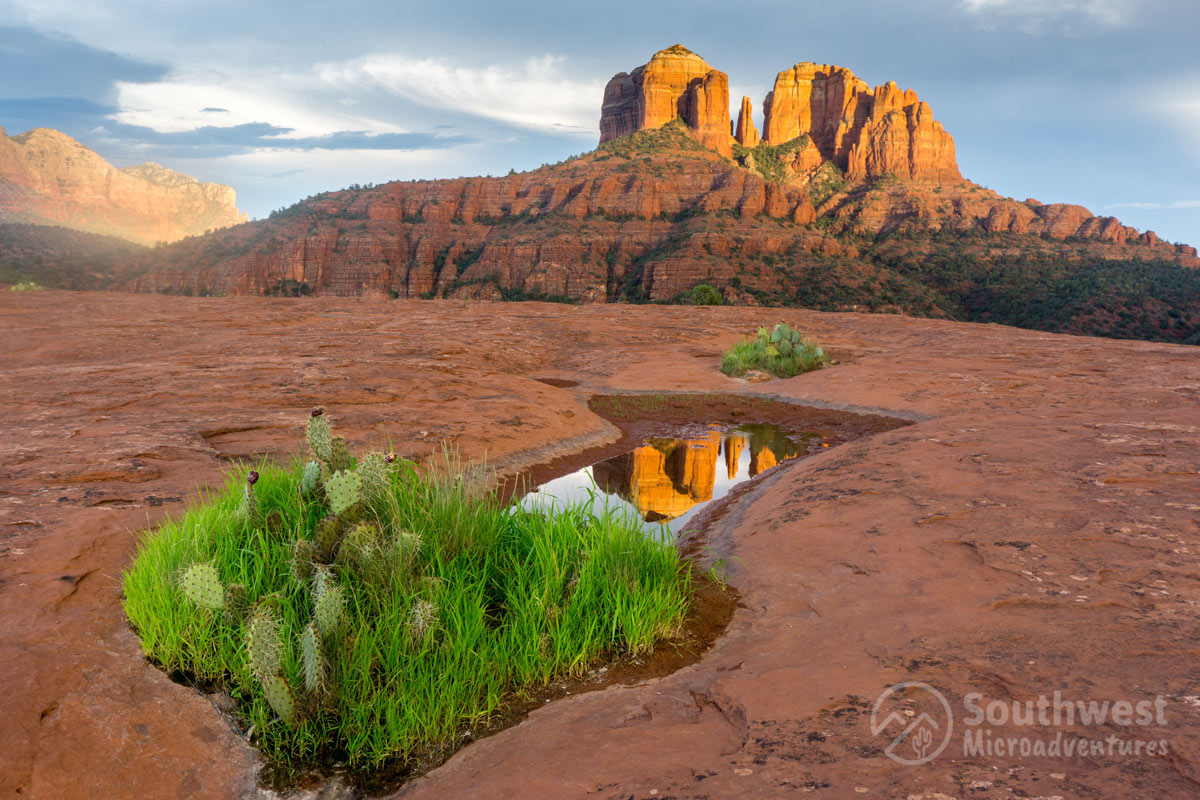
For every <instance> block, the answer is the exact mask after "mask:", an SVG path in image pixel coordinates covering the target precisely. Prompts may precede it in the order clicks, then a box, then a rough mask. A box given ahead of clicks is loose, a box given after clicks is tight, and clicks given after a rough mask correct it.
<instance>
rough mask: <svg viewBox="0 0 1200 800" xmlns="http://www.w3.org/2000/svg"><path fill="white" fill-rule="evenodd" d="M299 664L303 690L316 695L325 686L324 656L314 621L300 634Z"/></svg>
mask: <svg viewBox="0 0 1200 800" xmlns="http://www.w3.org/2000/svg"><path fill="white" fill-rule="evenodd" d="M300 664H301V666H302V667H303V671H304V690H305V691H306V692H308V694H309V695H310V696H316V695H317V694H319V693H320V692H321V691H322V690H323V689H324V687H325V657H324V655H323V654H322V653H321V639H320V637H319V636H318V635H317V628H316V625H315V623H312V622H310V623H309V624H308V626H307V627H305V629H304V633H302V634H300Z"/></svg>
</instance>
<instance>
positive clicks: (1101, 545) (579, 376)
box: [0, 292, 1200, 798]
mask: <svg viewBox="0 0 1200 800" xmlns="http://www.w3.org/2000/svg"><path fill="white" fill-rule="evenodd" d="M781 313H782V316H785V317H786V318H787V319H788V320H789V321H791V322H794V323H796V324H798V325H799V326H800V327H801V328H802V329H804V330H805V331H806V332H807V333H810V334H811V335H813V336H815V337H816V338H817V339H819V340H820V341H822V342H823V343H826V344H827V345H828V349H829V350H830V351H831V353H832V354H833V356H834V357H835V358H836V359H837V360H838V361H839V362H840V363H839V365H838V366H836V367H833V368H830V369H826V370H822V371H819V372H817V373H812V374H809V375H804V376H800V377H797V378H794V379H790V380H786V381H770V382H766V383H760V384H750V383H746V382H741V381H736V380H733V379H730V378H727V377H725V376H724V375H722V374H721V373H720V372H719V371H718V363H719V353H720V351H721V350H722V349H723V348H724V347H727V346H729V345H730V344H732V343H733V342H734V341H735V340H736V339H737V338H738V336H740V335H741V334H743V333H745V332H746V331H747V330H749V329H750V328H751V327H752V326H754V325H758V324H761V323H763V322H774V321H777V318H778V317H780V316H781ZM0 326H2V330H3V332H4V337H5V341H7V342H11V343H13V344H12V345H11V346H10V348H9V353H8V357H7V359H6V361H5V364H4V366H3V367H2V368H0V398H2V401H3V403H4V407H5V409H6V413H5V415H4V423H3V427H4V431H3V439H2V441H3V451H4V458H3V459H2V461H0V487H2V489H0V615H2V616H0V619H3V623H0V624H2V625H3V636H2V637H0V641H2V644H0V674H3V675H4V676H5V678H4V688H5V690H6V691H5V719H6V721H7V723H8V724H6V725H4V726H0V753H2V754H3V755H0V790H2V791H3V792H4V793H5V794H6V795H10V796H11V795H14V794H15V795H16V796H26V797H47V798H57V797H76V796H92V797H109V798H117V797H248V796H255V795H256V794H258V793H259V790H258V789H257V788H256V776H257V770H258V765H257V763H256V757H255V754H254V752H253V751H252V749H251V748H249V747H248V746H247V745H246V744H245V742H244V741H242V740H241V739H240V738H239V737H238V736H236V735H235V734H234V733H233V731H232V729H231V728H230V726H229V725H228V723H227V722H226V720H225V719H224V718H223V717H222V714H221V711H220V709H219V707H218V705H217V704H215V703H214V702H212V701H210V699H208V698H207V697H206V696H204V695H201V694H199V693H197V692H195V691H194V690H192V689H191V688H190V687H187V686H182V685H179V684H175V683H172V682H171V680H170V679H169V678H168V676H166V675H164V674H162V673H160V672H159V671H158V670H156V669H155V668H154V667H153V666H151V665H149V664H147V663H146V662H145V661H144V660H143V659H142V657H141V654H140V650H139V647H138V642H137V639H136V637H135V635H134V634H133V632H132V631H130V630H129V629H128V628H127V626H126V624H125V621H124V618H123V614H122V611H121V606H120V602H121V598H120V591H119V580H120V573H121V571H122V569H124V568H125V566H126V565H127V564H128V563H129V560H130V558H131V557H132V555H133V552H134V550H135V548H136V543H137V531H139V530H141V529H144V528H145V527H146V526H147V525H153V524H155V523H156V522H157V521H159V520H161V519H162V518H163V516H164V515H166V514H170V513H174V512H176V511H178V510H180V509H182V508H183V507H184V503H186V502H191V501H193V500H195V499H196V497H197V490H198V488H199V487H201V486H203V485H204V484H206V483H212V482H215V481H218V480H219V479H220V476H221V471H222V469H223V468H224V467H226V466H227V464H228V462H229V460H230V459H235V458H254V457H258V456H259V455H260V454H264V453H265V454H272V455H276V456H286V455H287V454H288V453H290V452H291V450H292V448H293V447H294V446H295V444H296V442H297V441H298V440H299V431H300V426H301V424H302V420H303V411H304V409H306V408H307V407H309V406H310V405H313V404H314V403H318V402H319V403H323V404H325V405H326V406H327V407H328V408H329V409H330V414H331V415H332V417H333V419H334V422H335V424H337V426H338V428H339V430H341V431H344V432H345V433H346V435H347V436H348V438H349V439H350V440H351V444H352V445H354V446H361V445H365V444H367V443H376V442H380V441H386V440H387V439H388V438H390V439H391V440H392V441H393V442H394V444H395V446H396V450H397V451H398V452H400V453H406V454H409V455H414V456H420V455H423V454H425V453H428V452H431V451H432V450H433V448H434V447H436V446H437V443H438V442H440V441H442V440H444V439H445V440H450V441H452V442H454V443H455V444H457V445H458V446H459V447H460V448H461V449H462V451H463V452H464V453H466V454H467V455H472V456H481V455H483V454H484V453H485V452H486V453H487V454H488V456H489V458H490V459H491V460H492V461H494V462H496V463H498V464H499V465H501V466H502V467H507V468H512V469H518V468H521V467H523V466H526V465H528V464H530V463H533V462H541V461H546V460H548V459H549V458H551V457H553V456H555V455H564V454H566V453H568V452H571V451H577V450H582V449H585V448H587V447H591V446H595V445H599V444H604V443H606V442H611V441H615V440H616V439H617V438H618V436H619V434H618V432H617V431H616V429H615V428H614V427H613V426H612V425H611V424H609V423H607V422H605V421H604V420H603V419H601V418H600V417H598V416H596V415H595V414H593V413H592V412H591V411H590V410H589V409H588V406H587V402H586V400H587V396H588V393H590V392H610V391H614V390H654V391H697V390H715V391H722V392H729V391H739V392H750V393H760V394H764V395H775V396H781V397H786V398H789V399H792V400H795V401H799V402H805V403H812V404H814V405H824V406H833V407H838V408H850V409H853V408H860V409H869V410H872V411H881V412H890V413H893V414H895V415H896V416H900V417H904V418H906V419H911V420H916V422H915V424H913V425H909V426H906V427H902V428H898V429H896V430H891V431H888V432H885V433H880V434H877V435H875V436H873V437H871V438H867V439H861V440H857V441H852V442H849V443H847V444H845V445H842V446H839V447H835V448H831V449H829V450H828V451H827V452H824V453H821V454H818V455H816V456H814V457H812V458H809V459H806V460H803V461H796V462H788V463H785V464H783V465H781V466H780V467H778V468H776V469H774V470H771V471H769V472H768V473H767V474H766V475H764V476H763V478H762V479H761V480H758V481H755V482H753V483H751V484H747V487H748V488H747V489H746V490H745V491H744V492H742V493H741V494H740V495H739V497H738V498H737V500H736V502H734V503H732V504H730V505H729V506H728V507H727V508H726V509H725V510H724V512H723V513H721V514H719V515H715V516H714V518H713V519H712V520H711V525H710V527H709V529H708V533H707V542H706V546H707V547H709V548H711V551H712V552H713V553H714V554H717V555H720V556H721V557H723V558H724V559H725V561H726V564H727V568H728V570H729V577H730V580H731V582H732V583H733V584H734V585H735V586H737V588H738V590H739V591H740V593H741V603H742V607H740V608H739V609H738V610H737V612H736V614H735V615H734V618H733V621H732V623H731V624H730V627H729V630H728V632H727V633H726V634H725V636H724V637H723V638H722V639H721V640H719V641H718V642H717V644H716V645H715V647H714V648H713V649H712V650H711V651H710V652H709V653H708V654H707V655H706V656H705V657H704V658H702V659H701V660H700V661H699V662H698V663H696V664H694V665H692V666H689V667H686V668H684V669H683V670H681V671H679V672H677V673H674V674H672V675H669V676H667V677H664V678H661V679H658V680H655V681H651V682H648V683H646V684H643V685H639V686H633V687H613V688H609V689H606V690H603V691H598V692H593V693H590V694H586V695H582V696H578V697H571V698H568V699H565V700H562V701H557V702H555V703H551V704H549V705H548V706H546V707H545V708H543V709H540V710H538V711H535V712H534V713H533V714H531V715H530V716H529V718H528V719H527V720H526V721H525V722H523V723H521V724H520V725H518V726H516V727H514V728H511V729H509V730H506V731H504V732H501V733H499V734H497V735H495V736H493V737H491V738H488V739H485V740H482V741H479V742H476V743H475V744H473V745H471V746H469V747H467V748H465V749H464V750H463V751H462V752H460V753H459V754H458V755H456V756H455V757H453V758H452V759H451V760H450V761H449V762H447V763H446V764H445V765H444V766H442V767H440V768H438V769H436V770H434V771H433V772H431V773H430V774H428V775H427V776H425V777H424V778H421V779H419V780H418V781H416V782H414V783H412V784H410V785H408V786H406V787H403V788H402V789H401V790H400V791H399V792H398V794H397V796H401V797H405V798H416V797H467V796H470V797H512V796H519V797H576V796H595V797H604V798H608V797H613V798H617V797H621V798H627V797H630V796H633V797H638V798H648V797H695V798H699V797H714V798H716V797H750V796H753V797H772V796H791V795H794V794H797V793H801V792H803V791H805V790H808V791H810V792H812V793H813V794H814V796H826V797H849V796H854V797H857V796H863V797H889V798H890V797H905V796H915V797H940V796H946V797H955V798H963V797H985V798H993V797H994V798H1000V797H1013V796H1030V797H1036V796H1043V797H1049V796H1056V795H1057V796H1060V797H1067V798H1084V797H1087V798H1094V797H1123V798H1124V797H1147V798H1149V797H1155V798H1163V797H1192V796H1195V795H1196V793H1197V792H1198V791H1200V770H1198V768H1197V766H1196V759H1197V757H1200V705H1197V703H1198V702H1200V701H1196V699H1195V695H1196V693H1197V689H1196V685H1197V678H1200V670H1198V668H1197V667H1196V666H1195V664H1196V658H1195V651H1196V645H1195V642H1196V641H1197V634H1198V633H1200V622H1198V612H1197V602H1198V601H1200V583H1198V582H1197V580H1196V575H1197V569H1196V555H1195V553H1196V550H1197V547H1198V543H1197V539H1200V499H1198V498H1200V492H1198V491H1197V490H1198V489H1200V474H1198V473H1200V468H1198V466H1197V465H1198V464H1200V411H1198V402H1200V359H1197V357H1196V351H1195V349H1194V348H1185V347H1173V346H1168V345H1159V344H1149V343H1141V342H1119V341H1111V340H1099V339H1088V338H1079V337H1068V336H1054V335H1049V334H1041V333H1036V332H1030V331H1021V330H1016V329H1009V328H1003V327H998V326H981V325H965V324H956V323H945V322H937V321H930V320H915V319H906V318H900V317H891V316H868V315H853V314H818V313H814V312H799V311H788V312H785V313H783V312H780V311H777V310H772V311H763V310H760V309H753V308H719V309H717V308H686V307H628V306H625V307H611V308H610V307H605V306H587V307H570V306H559V305H544V304H492V303H463V302H456V301H433V302H419V301H411V302H409V301H397V302H391V303H372V302H356V301H349V300H335V299H319V300H270V299H254V298H233V299H229V298H203V299H201V298H196V299H192V298H169V297H159V296H130V295H118V294H111V295H103V294H67V293H59V292H45V293H39V294H38V295H36V296H32V295H24V296H15V295H9V294H8V293H5V294H4V295H2V296H0ZM462 330H470V331H471V332H472V338H471V339H464V338H463V337H461V336H458V335H454V332H456V331H462ZM469 341H483V342H487V343H488V346H487V347H486V348H474V347H471V346H469V344H468V342H469ZM544 379H551V380H553V381H555V382H567V381H577V382H578V383H579V385H578V386H567V385H562V386H555V385H550V384H548V383H547V382H544ZM900 681H923V682H926V683H928V684H931V685H933V686H936V687H937V688H938V689H940V690H941V691H942V692H943V693H944V694H945V695H946V696H947V698H948V699H949V700H950V702H951V703H952V704H953V706H954V708H955V709H956V710H958V711H961V709H962V699H963V697H964V696H965V695H966V694H968V693H970V692H982V693H984V694H985V695H986V696H987V697H988V698H994V699H1001V700H1013V699H1018V700H1026V699H1034V698H1036V697H1037V696H1038V695H1039V694H1049V693H1052V692H1053V691H1055V690H1060V691H1061V692H1062V693H1063V695H1064V696H1069V697H1078V698H1082V699H1095V700H1119V699H1127V700H1130V701H1140V700H1145V699H1154V698H1155V696H1157V695H1162V696H1163V697H1164V698H1165V700H1166V702H1167V707H1166V717H1167V720H1168V725H1167V726H1165V727H1162V728H1157V727H1156V728H1154V729H1153V730H1152V731H1148V732H1147V731H1136V730H1135V731H1131V730H1128V729H1120V728H1116V727H1114V726H1112V725H1109V726H1106V727H1104V728H1095V727H1093V728H1085V727H1083V726H1077V727H1074V728H1065V729H1064V730H1066V731H1067V732H1069V733H1070V734H1071V735H1074V736H1083V737H1086V738H1089V739H1096V740H1103V739H1104V738H1105V737H1107V736H1110V735H1114V734H1115V735H1122V736H1139V735H1140V736H1141V738H1146V739H1149V738H1155V739H1167V740H1169V743H1170V750H1169V754H1168V755H1167V756H1165V757H1152V758H1146V757H1142V758H1140V759H1136V758H1132V757H1128V758H1121V757H1108V756H1096V757H1091V756H1089V757H1087V758H1084V759H1079V758H1075V759H1073V760H1069V761H1065V760H1062V759H1057V760H1055V759H1047V758H1043V759H1038V758H1029V759H1019V758H1007V757H986V756H964V755H963V752H962V742H961V739H960V738H959V736H960V731H958V730H956V734H955V741H953V742H951V745H950V747H949V749H948V750H947V752H945V753H943V754H942V755H941V756H940V757H939V758H937V759H935V760H934V761H932V762H931V763H929V764H926V765H923V766H919V767H908V766H903V765H900V764H898V763H896V762H894V761H892V760H890V759H889V758H887V757H886V755H885V753H884V748H885V747H886V746H887V744H888V741H889V740H888V738H887V737H881V736H874V735H872V732H871V728H870V724H869V719H868V717H869V714H870V710H871V706H872V704H873V703H874V701H875V698H876V697H878V696H879V694H880V693H881V692H882V691H883V690H884V689H885V688H887V687H888V686H890V685H892V684H895V683H897V682H900ZM917 708H919V707H917ZM997 731H998V732H999V733H1001V734H1011V735H1025V734H1030V733H1031V731H1029V730H1021V729H1017V728H1013V727H1012V726H1009V727H1007V728H1002V729H997ZM1045 732H1046V731H1044V730H1038V731H1033V732H1032V733H1036V734H1038V735H1041V734H1043V733H1045ZM1054 732H1055V731H1054V729H1051V730H1050V731H1049V734H1050V735H1053V733H1054Z"/></svg>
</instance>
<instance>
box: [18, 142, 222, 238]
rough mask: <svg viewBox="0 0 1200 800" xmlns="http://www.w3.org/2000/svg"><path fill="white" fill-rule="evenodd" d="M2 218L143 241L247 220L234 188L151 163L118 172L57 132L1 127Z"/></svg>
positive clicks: (178, 236) (186, 234) (94, 154)
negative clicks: (20, 131)
mask: <svg viewBox="0 0 1200 800" xmlns="http://www.w3.org/2000/svg"><path fill="white" fill-rule="evenodd" d="M0 221H10V222H29V223H35V224H42V225H60V226H62V227H65V228H74V229H76V230H81V231H87V232H88V233H101V234H106V235H108V236H117V237H120V238H122V239H128V240H129V241H132V242H137V243H138V244H147V245H149V244H155V243H158V242H174V241H178V240H180V239H182V238H184V237H185V236H197V235H201V234H203V233H205V232H207V231H211V230H216V229H219V228H226V227H229V226H231V225H237V224H238V223H241V222H245V221H246V215H245V214H243V213H241V212H240V211H238V210H237V206H236V197H235V195H234V191H233V189H231V188H230V187H228V186H222V185H221V184H217V183H201V182H200V181H198V180H196V179H195V178H193V177H191V176H190V175H184V174H183V173H180V172H175V171H173V170H169V169H166V168H165V167H162V166H160V165H158V164H152V163H146V164H139V165H137V166H135V167H125V168H124V169H117V168H116V167H114V166H113V165H111V164H109V163H108V162H107V161H105V160H104V159H103V158H101V157H100V156H99V155H97V154H96V153H94V152H92V151H91V150H89V149H88V148H86V147H84V146H83V145H82V144H80V143H79V142H77V141H75V140H74V139H72V138H71V137H70V136H67V135H66V134H65V133H61V132H59V131H56V130H51V129H49V128H37V129H35V130H32V131H29V132H28V133H23V134H21V135H20V136H13V137H11V138H10V137H9V136H7V135H6V134H5V132H4V130H3V129H2V128H0Z"/></svg>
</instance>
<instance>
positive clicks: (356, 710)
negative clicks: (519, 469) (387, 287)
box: [124, 409, 691, 774]
mask: <svg viewBox="0 0 1200 800" xmlns="http://www.w3.org/2000/svg"><path fill="white" fill-rule="evenodd" d="M308 439H309V444H310V447H311V449H312V451H313V453H314V455H315V458H314V459H313V460H311V461H308V462H307V463H301V462H299V461H297V462H295V463H293V464H292V465H290V466H276V465H271V464H265V463H264V464H262V465H260V466H259V467H258V469H257V470H255V471H249V472H247V471H246V470H245V469H244V468H239V469H236V470H234V471H233V472H232V473H231V474H230V475H229V477H228V480H227V482H226V485H225V486H224V488H223V489H220V490H217V491H215V492H213V493H211V494H210V495H208V496H206V497H205V498H204V501H203V502H202V503H200V504H198V505H196V506H193V507H191V508H190V509H188V510H187V511H186V512H184V513H183V514H182V516H180V517H178V518H175V519H170V520H168V521H167V522H166V523H164V524H163V525H162V527H161V528H159V529H158V530H157V531H156V532H153V533H151V534H150V535H148V536H147V537H146V538H145V540H144V541H143V542H142V544H141V547H140V550H139V552H138V554H137V556H136V558H135V560H134V563H133V565H132V566H131V567H130V569H129V570H128V572H126V573H125V575H124V591H125V610H126V613H127V614H128V616H129V619H130V622H131V623H132V625H133V627H134V628H135V629H136V631H137V633H138V636H139V637H140V638H141V643H142V647H143V649H144V651H145V653H146V655H147V656H148V657H149V658H150V659H152V660H153V661H154V662H156V663H157V664H159V665H160V666H162V668H163V669H165V670H167V671H170V672H176V673H180V674H182V675H185V676H188V677H189V678H190V679H191V680H193V681H195V682H197V683H198V684H200V685H204V686H212V687H223V688H224V689H225V690H226V691H227V692H228V693H229V695H230V696H231V697H233V699H234V700H235V701H236V703H237V708H238V715H239V717H240V721H241V723H242V724H243V725H245V726H246V727H247V728H248V729H252V730H253V736H254V740H255V742H256V743H257V744H258V746H259V747H260V748H261V749H262V752H263V753H264V754H265V755H266V756H267V757H268V758H269V759H271V760H272V761H273V762H274V763H275V764H276V765H277V767H278V768H280V769H281V770H283V772H284V774H287V773H289V772H290V771H292V770H294V769H296V768H298V767H301V766H303V765H305V764H309V763H314V762H321V763H333V762H339V761H340V762H345V763H347V764H349V765H350V766H351V767H352V768H355V769H357V770H366V769H371V768H374V767H379V766H381V765H383V764H385V763H388V764H395V763H401V764H403V763H404V762H407V761H409V760H416V759H420V758H421V757H422V756H430V755H431V754H436V753H439V752H446V751H451V750H453V749H454V747H455V743H456V741H457V740H456V738H455V737H456V735H457V733H458V731H460V730H461V728H462V726H464V725H468V724H477V723H479V722H481V721H483V720H485V719H486V718H487V717H488V716H489V715H490V714H492V713H493V712H496V711H497V710H498V709H501V708H502V707H504V706H505V705H506V704H507V703H509V702H510V701H512V700H513V699H514V698H518V699H519V698H520V697H521V696H522V693H523V692H525V691H527V690H529V689H531V688H534V687H537V686H539V685H542V684H545V683H547V682H549V681H551V680H554V679H557V678H561V677H563V676H566V675H579V674H581V673H583V672H585V671H586V670H588V669H589V668H590V667H591V666H592V665H593V664H595V663H596V662H597V661H598V660H600V659H602V658H605V657H613V656H618V655H620V654H623V653H637V652H642V651H646V650H648V649H649V648H651V647H652V646H653V645H654V644H655V642H656V641H658V640H659V639H661V638H663V637H665V636H669V635H671V634H672V633H673V632H674V631H675V630H676V629H677V627H678V625H679V624H680V623H681V622H682V619H683V616H684V613H685V611H686V608H687V605H688V602H689V597H690V591H691V589H690V581H691V573H690V569H689V567H688V566H687V565H685V564H684V563H683V562H682V560H681V557H680V555H679V553H678V550H677V549H676V548H675V546H674V545H673V544H672V543H664V542H659V541H655V540H654V539H652V538H647V537H646V536H645V535H644V534H643V533H642V531H641V528H640V522H639V521H637V520H635V519H631V518H623V517H620V516H618V515H616V514H614V513H603V514H600V515H596V514H593V513H592V512H591V511H590V510H589V509H590V506H583V505H579V506H559V507H556V508H554V509H552V510H549V511H536V510H524V509H521V508H519V507H508V506H506V505H505V503H503V502H502V501H501V500H500V499H499V498H498V496H497V494H496V493H495V491H494V490H492V489H491V488H489V486H490V483H489V481H488V480H487V473H486V471H484V470H480V469H477V468H472V467H470V466H464V465H462V464H461V463H460V462H458V461H457V459H455V458H454V457H452V455H451V454H449V453H448V452H447V453H444V458H443V459H442V462H441V463H440V464H438V465H436V466H435V467H433V468H431V469H429V470H426V471H419V470H418V469H417V468H416V466H415V465H414V464H412V463H409V462H405V461H399V462H395V463H393V462H392V458H394V457H385V456H383V455H382V454H380V453H373V454H370V455H367V456H364V457H362V458H360V459H358V460H357V461H355V460H354V459H353V458H352V457H351V456H350V454H349V450H348V448H347V447H346V443H345V441H344V440H342V439H340V438H337V437H333V436H332V435H331V433H330V430H329V426H328V423H327V422H326V421H325V419H324V417H323V416H322V415H321V413H320V412H319V411H318V410H316V409H314V413H313V415H312V417H311V418H310V421H309V424H308ZM334 512H336V513H334Z"/></svg>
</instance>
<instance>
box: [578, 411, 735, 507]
mask: <svg viewBox="0 0 1200 800" xmlns="http://www.w3.org/2000/svg"><path fill="white" fill-rule="evenodd" d="M720 451H721V434H720V433H719V432H717V431H713V432H712V433H710V434H709V435H708V436H707V437H706V438H704V439H693V440H686V439H656V440H654V441H653V442H651V444H649V445H647V446H645V447H639V448H638V449H636V450H634V451H633V452H632V453H626V454H625V455H623V456H617V457H616V458H610V459H608V460H607V461H601V462H600V463H599V464H596V465H595V466H594V467H592V477H593V478H594V479H595V481H596V485H597V486H599V487H600V488H601V489H606V490H608V491H610V492H613V493H615V494H617V495H620V496H621V497H623V498H624V499H625V500H628V501H629V502H630V503H631V504H633V506H634V507H635V508H636V509H637V510H638V513H639V514H641V515H642V518H643V519H645V520H646V521H647V522H655V521H659V520H668V519H674V518H675V517H678V516H679V515H681V514H683V513H684V512H686V511H687V510H688V509H689V508H691V507H692V506H694V505H696V504H697V503H703V502H705V501H707V500H711V499H712V493H713V484H714V482H715V481H716V467H717V456H718V455H719V454H720Z"/></svg>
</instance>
